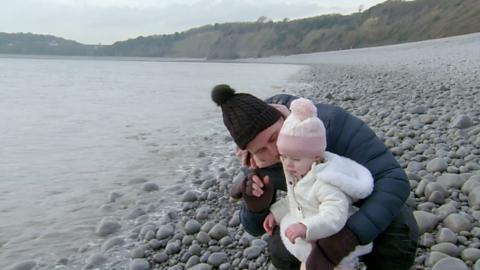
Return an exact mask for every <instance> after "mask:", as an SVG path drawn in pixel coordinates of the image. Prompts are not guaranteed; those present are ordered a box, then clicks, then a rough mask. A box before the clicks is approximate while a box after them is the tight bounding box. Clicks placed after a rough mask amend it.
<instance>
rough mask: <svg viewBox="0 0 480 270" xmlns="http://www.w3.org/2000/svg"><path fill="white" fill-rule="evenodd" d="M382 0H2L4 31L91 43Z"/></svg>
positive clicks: (0, 28) (344, 9) (349, 8)
mask: <svg viewBox="0 0 480 270" xmlns="http://www.w3.org/2000/svg"><path fill="white" fill-rule="evenodd" d="M384 1H385V0H383V1H378V0H317V1H313V0H256V1H252V0H0V32H7V33H18V32H23V33H27V32H31V33H34V34H49V35H54V36H58V37H62V38H66V39H72V40H75V41H78V42H81V43H85V44H98V43H102V44H112V43H114V42H115V41H122V40H127V39H129V38H136V37H138V36H148V35H156V34H172V33H175V32H177V31H178V32H181V31H184V30H188V29H190V28H193V27H199V26H202V25H206V24H215V23H217V22H218V23H224V22H239V21H256V20H257V19H258V18H259V17H260V16H266V17H268V18H269V19H272V20H274V21H279V20H282V19H283V18H289V19H298V18H306V17H312V16H318V15H321V14H328V13H341V14H351V13H352V12H356V11H358V8H359V6H360V5H363V6H364V7H365V9H367V8H369V7H371V6H374V5H376V4H378V3H382V2H384Z"/></svg>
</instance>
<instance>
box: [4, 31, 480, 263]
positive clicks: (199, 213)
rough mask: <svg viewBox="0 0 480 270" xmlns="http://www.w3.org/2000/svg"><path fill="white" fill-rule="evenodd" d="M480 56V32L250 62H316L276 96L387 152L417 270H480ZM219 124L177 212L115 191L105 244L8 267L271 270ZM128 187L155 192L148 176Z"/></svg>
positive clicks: (183, 186) (188, 175) (179, 184)
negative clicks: (371, 139)
mask: <svg viewBox="0 0 480 270" xmlns="http://www.w3.org/2000/svg"><path fill="white" fill-rule="evenodd" d="M478 48H480V34H472V35H466V36H459V37H452V38H445V39H439V40H432V41H425V42H417V43H409V44H402V45H394V46H385V47H378V48H368V49H357V50H346V51H337V52H328V53H317V54H308V55H296V56H287V57H273V58H266V59H249V60H244V61H246V62H252V63H286V64H302V65H308V66H309V67H308V69H306V70H305V72H304V73H303V74H300V75H299V76H298V83H297V84H295V87H291V88H290V87H284V88H282V89H279V93H288V94H293V95H297V96H301V97H305V98H310V99H312V100H313V101H314V102H316V103H328V104H333V105H337V106H340V107H342V108H344V109H346V110H348V111H349V112H350V113H352V114H353V115H355V116H357V117H359V118H360V119H362V120H363V121H364V122H365V123H366V124H368V125H369V126H370V127H371V128H372V129H373V130H374V132H375V133H376V134H377V136H378V137H379V138H380V139H381V140H383V141H384V143H385V144H386V145H387V146H388V147H389V148H390V150H391V152H392V154H393V155H394V156H395V157H396V159H397V160H398V162H399V164H400V165H401V166H402V167H403V168H404V169H405V171H406V173H407V175H408V178H409V180H410V185H411V195H410V197H409V199H408V200H407V204H408V205H409V206H410V207H411V208H412V209H413V211H414V215H415V218H416V220H417V222H418V225H419V228H420V233H421V237H420V242H419V244H420V248H419V249H418V251H417V257H416V261H415V266H414V267H413V269H418V270H420V269H422V270H423V269H433V270H447V269H457V270H463V269H475V270H480V249H479V247H480V223H479V219H480V108H479V104H480V50H479V49H478ZM219 83H222V82H219ZM232 87H234V86H233V85H232ZM237 90H238V91H239V92H248V89H237ZM206 94H209V93H206ZM213 106H215V105H214V104H213V102H212V107H213ZM220 117H221V113H220V111H219V113H218V123H217V126H218V128H217V132H215V133H212V134H211V135H210V136H206V137H204V138H203V145H204V149H201V150H200V151H199V152H198V160H197V163H196V164H195V165H194V166H190V167H188V168H185V174H184V175H183V177H181V178H179V179H172V181H173V182H175V183H176V185H175V186H173V187H172V188H171V190H170V192H171V193H172V194H175V195H177V196H179V197H180V198H181V202H178V204H177V205H176V206H175V207H172V208H171V209H170V210H169V211H166V212H162V213H160V212H158V211H157V210H156V208H157V206H156V204H155V203H148V204H146V203H143V202H141V201H136V202H130V201H131V199H130V198H128V196H126V195H125V194H120V193H117V192H115V191H112V192H110V193H109V194H106V196H105V197H106V201H105V204H104V205H99V208H103V209H104V210H106V211H108V208H109V207H118V206H122V207H123V208H124V212H125V215H124V216H123V217H122V218H121V219H111V218H109V217H108V215H106V216H105V218H104V219H102V220H101V221H99V223H98V225H97V226H96V228H95V233H96V234H97V235H98V236H100V237H102V240H101V241H100V242H98V243H96V244H95V245H88V246H83V247H79V248H78V250H77V252H76V255H75V256H72V257H65V258H59V259H58V260H57V261H56V262H55V263H54V264H52V263H49V264H46V263H42V262H40V261H37V260H25V261H21V262H18V263H17V264H15V265H13V266H11V267H10V269H13V270H30V269H112V270H113V269H129V270H152V269H172V270H183V269H199V270H203V269H224V270H226V269H272V270H273V269H275V268H274V267H273V266H272V265H271V264H270V262H269V259H268V256H267V254H268V253H267V250H266V245H267V240H268V235H267V234H265V235H263V236H261V237H253V236H251V235H249V234H248V233H247V232H246V231H244V229H243V227H242V225H241V224H240V220H239V217H238V212H239V208H240V203H241V202H240V201H235V200H233V199H231V198H230V197H229V194H228V190H229V189H230V188H231V187H232V185H233V184H235V183H236V182H238V181H240V180H241V179H242V178H243V173H242V172H241V164H240V162H239V161H238V159H237V158H236V156H235V153H234V143H233V141H232V139H231V138H230V137H229V136H228V133H227V131H226V129H225V128H224V127H223V126H222V123H221V119H220ZM199 145H200V148H201V145H202V143H199ZM211 145H215V147H211ZM125 185H129V186H131V188H132V190H135V189H136V190H138V192H156V191H157V190H159V187H158V186H157V185H156V184H155V183H152V182H150V181H149V180H148V179H144V178H135V179H131V180H129V181H128V182H127V183H125ZM160 188H161V187H160ZM280 195H283V194H280ZM127 202H130V203H127ZM159 203H161V202H159ZM87 254H88V255H87Z"/></svg>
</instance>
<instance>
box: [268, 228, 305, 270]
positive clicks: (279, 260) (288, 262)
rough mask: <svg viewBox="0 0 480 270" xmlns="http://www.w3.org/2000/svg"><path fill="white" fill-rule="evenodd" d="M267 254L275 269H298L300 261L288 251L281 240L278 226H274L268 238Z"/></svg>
mask: <svg viewBox="0 0 480 270" xmlns="http://www.w3.org/2000/svg"><path fill="white" fill-rule="evenodd" d="M268 256H269V257H270V261H271V262H272V264H273V265H274V266H275V268H277V269H285V270H287V269H292V270H298V269H300V261H299V260H298V259H297V258H296V257H295V256H293V255H292V254H290V252H288V250H287V249H286V248H285V245H284V244H283V242H282V238H281V237H280V228H279V226H275V228H274V229H273V235H271V236H270V237H269V238H268Z"/></svg>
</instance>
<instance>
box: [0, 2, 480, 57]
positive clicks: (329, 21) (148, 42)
mask: <svg viewBox="0 0 480 270" xmlns="http://www.w3.org/2000/svg"><path fill="white" fill-rule="evenodd" d="M478 14H480V5H479V0H416V1H402V0H388V1H386V2H384V3H382V4H378V5H376V6H374V7H371V8H370V9H368V10H365V11H363V12H356V13H354V14H351V15H339V14H329V15H322V16H317V17H312V18H305V19H299V20H292V21H289V20H288V19H287V18H285V19H284V20H282V21H279V22H273V21H271V20H268V18H266V17H264V16H262V17H260V18H259V19H258V20H257V21H256V22H232V23H222V24H218V23H217V24H215V25H205V26H202V27H199V28H194V29H190V30H187V31H184V32H181V33H178V32H177V33H175V34H171V35H154V36H148V37H137V38H135V39H129V40H126V41H119V42H116V43H114V44H113V45H109V46H93V45H84V44H80V43H77V42H75V41H71V40H65V39H62V38H58V37H54V36H48V35H34V34H31V33H28V34H21V33H20V34H6V33H0V54H40V55H96V56H129V57H169V58H171V57H178V58H180V57H182V58H207V59H212V60H214V59H236V58H250V57H268V56H273V55H290V54H300V53H311V52H322V51H332V50H342V49H350V48H363V47H371V46H380V45H390V44H398V43H405V42H413V41H420V40H427V39H435V38H441V37H449V36H455V35H463V34H469V33H475V32H480V16H478Z"/></svg>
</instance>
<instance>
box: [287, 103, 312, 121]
mask: <svg viewBox="0 0 480 270" xmlns="http://www.w3.org/2000/svg"><path fill="white" fill-rule="evenodd" d="M290 110H291V111H292V114H295V116H296V117H298V118H299V119H300V120H301V121H303V120H305V119H307V118H309V117H313V116H317V107H315V105H313V102H312V101H311V100H309V99H306V98H299V99H296V100H294V101H292V104H291V105H290Z"/></svg>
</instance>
